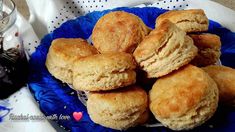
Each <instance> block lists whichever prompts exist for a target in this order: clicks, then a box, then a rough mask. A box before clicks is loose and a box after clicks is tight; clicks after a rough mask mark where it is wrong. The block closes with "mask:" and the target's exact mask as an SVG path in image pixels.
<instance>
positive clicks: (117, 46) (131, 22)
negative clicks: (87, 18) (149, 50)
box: [92, 11, 150, 53]
mask: <svg viewBox="0 0 235 132" xmlns="http://www.w3.org/2000/svg"><path fill="white" fill-rule="evenodd" d="M149 32H150V29H149V28H148V27H147V26H146V25H145V24H144V23H143V21H142V20H141V19H140V18H139V17H138V16H136V15H134V14H131V13H127V12H124V11H115V12H110V13H108V14H106V15H104V16H103V17H101V18H100V19H99V20H98V22H97V23H96V25H95V27H94V29H93V32H92V42H93V44H94V46H95V47H96V48H97V50H98V51H99V52H100V53H107V52H127V53H133V51H134V50H135V48H136V46H137V45H138V44H139V43H140V42H141V41H142V39H143V37H144V36H146V35H147V34H148V33H149Z"/></svg>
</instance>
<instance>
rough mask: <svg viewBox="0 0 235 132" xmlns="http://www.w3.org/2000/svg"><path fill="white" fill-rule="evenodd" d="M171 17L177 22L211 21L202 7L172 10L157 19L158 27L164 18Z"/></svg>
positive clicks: (205, 22) (171, 19) (170, 18)
mask: <svg viewBox="0 0 235 132" xmlns="http://www.w3.org/2000/svg"><path fill="white" fill-rule="evenodd" d="M165 19H169V20H170V21H171V22H173V23H175V24H177V23H180V22H184V21H185V22H197V23H199V24H208V23H209V21H208V19H207V17H206V14H205V12H204V11H203V10H202V9H189V10H171V11H168V12H166V13H164V14H162V15H160V16H159V17H158V18H157V19H156V27H157V25H159V24H160V23H162V21H163V20H165Z"/></svg>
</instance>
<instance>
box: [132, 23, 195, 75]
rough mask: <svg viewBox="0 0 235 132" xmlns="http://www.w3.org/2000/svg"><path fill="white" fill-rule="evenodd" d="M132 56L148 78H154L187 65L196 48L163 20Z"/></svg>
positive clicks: (175, 28) (182, 33)
mask: <svg viewBox="0 0 235 132" xmlns="http://www.w3.org/2000/svg"><path fill="white" fill-rule="evenodd" d="M133 55H134V57H135V59H136V61H137V63H138V64H139V66H140V68H141V69H142V70H144V71H145V72H146V73H147V76H148V78H156V77H161V76H164V75H166V74H168V73H170V72H172V71H173V70H176V69H178V68H180V67H181V66H183V65H185V64H188V63H189V62H190V61H191V60H192V59H193V58H194V57H195V56H196V55H197V47H196V46H194V44H193V40H192V39H191V38H190V37H189V36H187V35H186V33H185V32H184V31H182V30H181V29H179V28H178V27H176V26H175V24H173V23H171V22H170V21H169V20H165V21H163V22H162V23H161V24H160V25H159V26H158V28H157V29H155V30H153V31H152V32H151V33H150V34H149V35H148V36H146V37H145V38H144V40H143V41H142V42H141V43H140V44H139V45H138V47H137V48H136V50H135V51H134V53H133Z"/></svg>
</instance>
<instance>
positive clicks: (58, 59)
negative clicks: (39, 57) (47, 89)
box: [46, 38, 98, 84]
mask: <svg viewBox="0 0 235 132" xmlns="http://www.w3.org/2000/svg"><path fill="white" fill-rule="evenodd" d="M97 53H98V52H97V50H96V49H95V48H94V47H93V46H91V45H89V44H88V43H87V42H86V41H85V40H83V39H80V38H78V39H72V38H71V39H66V38H59V39H55V40H54V41H52V44H51V46H50V49H49V52H48V54H47V59H46V67H47V69H48V71H49V72H50V73H51V74H52V75H53V76H54V77H55V78H57V79H59V80H61V81H63V82H66V83H69V84H71V83H72V67H73V62H74V60H76V59H78V58H81V57H84V56H89V55H94V54H97Z"/></svg>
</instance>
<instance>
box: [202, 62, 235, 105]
mask: <svg viewBox="0 0 235 132" xmlns="http://www.w3.org/2000/svg"><path fill="white" fill-rule="evenodd" d="M202 69H203V70H204V71H206V72H207V73H208V74H209V75H210V76H211V78H212V79H214V80H215V82H216V83H217V85H218V88H219V101H220V102H221V103H222V104H226V105H232V106H235V69H232V68H230V67H226V66H215V65H211V66H207V67H204V68H202Z"/></svg>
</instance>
